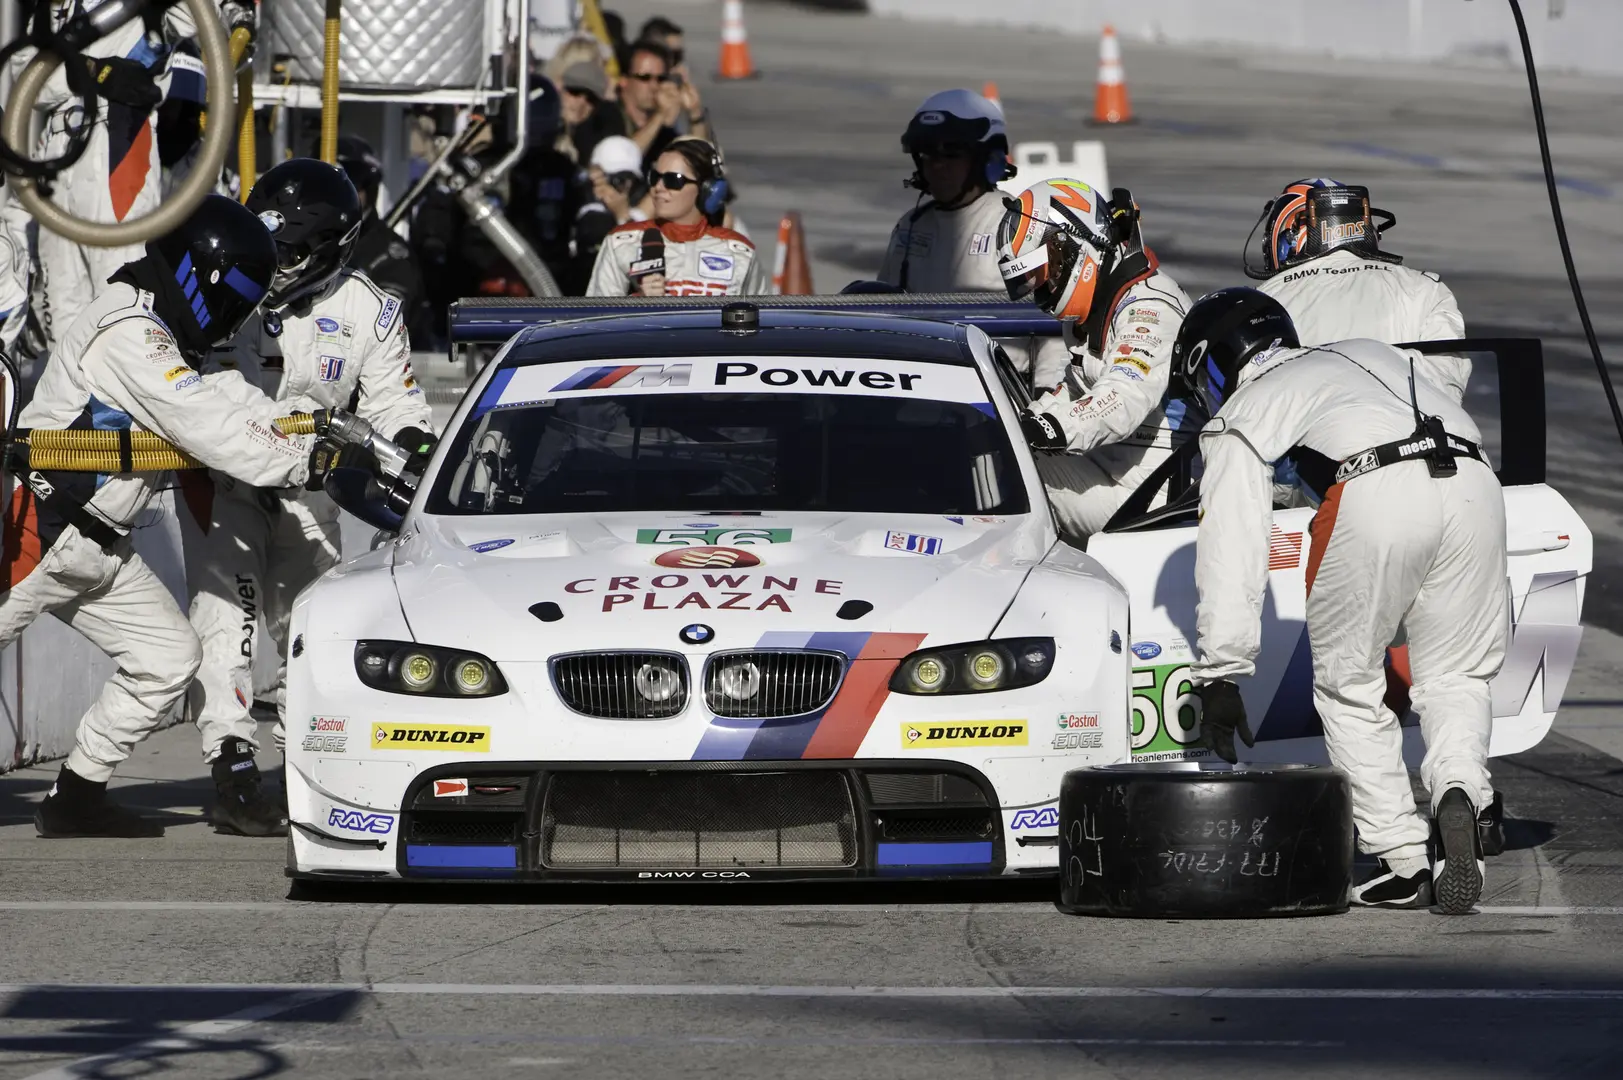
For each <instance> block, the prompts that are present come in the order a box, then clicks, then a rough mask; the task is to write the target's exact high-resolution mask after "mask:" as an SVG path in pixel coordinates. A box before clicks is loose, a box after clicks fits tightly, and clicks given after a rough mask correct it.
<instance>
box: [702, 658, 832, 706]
mask: <svg viewBox="0 0 1623 1080" xmlns="http://www.w3.org/2000/svg"><path fill="white" fill-rule="evenodd" d="M844 673H845V657H843V656H841V655H840V654H839V653H827V652H803V651H801V652H735V653H717V654H716V655H715V656H712V657H711V658H710V662H709V663H708V664H706V665H705V669H704V703H705V706H706V707H707V708H709V709H710V711H711V712H713V713H714V714H715V715H717V716H725V717H732V718H742V719H757V718H760V719H771V718H773V717H779V716H800V715H802V714H804V713H809V712H816V711H817V710H818V709H821V708H822V707H823V706H825V705H827V704H828V703H829V700H830V699H832V698H833V697H834V691H836V690H838V689H839V687H840V676H841V675H843V674H844Z"/></svg>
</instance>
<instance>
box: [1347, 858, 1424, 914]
mask: <svg viewBox="0 0 1623 1080" xmlns="http://www.w3.org/2000/svg"><path fill="white" fill-rule="evenodd" d="M1352 902H1353V903H1355V904H1358V905H1359V906H1361V907H1384V908H1427V907H1431V868H1430V867H1422V868H1421V869H1419V870H1417V871H1415V872H1414V873H1413V874H1410V875H1409V876H1407V877H1405V876H1403V875H1402V874H1399V873H1398V872H1397V871H1396V870H1394V869H1393V868H1392V865H1391V864H1390V863H1388V862H1387V861H1386V860H1385V859H1382V860H1380V865H1379V866H1377V867H1376V868H1375V871H1374V873H1372V874H1370V876H1369V877H1367V878H1365V879H1364V880H1363V881H1361V882H1359V883H1358V884H1357V885H1354V886H1353V890H1352Z"/></svg>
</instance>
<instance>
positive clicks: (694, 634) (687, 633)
mask: <svg viewBox="0 0 1623 1080" xmlns="http://www.w3.org/2000/svg"><path fill="white" fill-rule="evenodd" d="M678 636H679V637H680V638H681V639H682V640H683V641H685V642H687V643H688V644H689V645H703V644H704V643H705V642H707V641H709V640H710V639H711V638H713V637H715V636H716V632H715V631H714V630H712V629H710V627H708V626H706V625H705V624H704V623H693V624H691V625H689V626H684V627H682V632H681V634H679V635H678Z"/></svg>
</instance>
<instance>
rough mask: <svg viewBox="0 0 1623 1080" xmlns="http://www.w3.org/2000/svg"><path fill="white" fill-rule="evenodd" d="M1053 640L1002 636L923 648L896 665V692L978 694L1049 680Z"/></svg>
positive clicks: (892, 683) (893, 684) (893, 681)
mask: <svg viewBox="0 0 1623 1080" xmlns="http://www.w3.org/2000/svg"><path fill="white" fill-rule="evenodd" d="M1053 666H1054V639H1053V638H1001V639H999V640H997V641H975V642H970V643H969V644H966V645H943V646H940V647H938V648H934V649H922V650H920V651H919V652H916V653H913V654H912V655H911V656H908V657H907V658H906V659H904V660H903V661H902V662H901V663H900V664H898V665H897V666H896V674H894V675H892V676H891V679H890V689H891V692H892V693H896V694H913V695H923V694H983V693H987V692H988V691H992V690H1018V689H1020V688H1021V687H1022V686H1031V685H1033V684H1035V683H1040V682H1042V681H1043V680H1044V679H1046V678H1048V672H1049V671H1050V670H1051V669H1052V668H1053Z"/></svg>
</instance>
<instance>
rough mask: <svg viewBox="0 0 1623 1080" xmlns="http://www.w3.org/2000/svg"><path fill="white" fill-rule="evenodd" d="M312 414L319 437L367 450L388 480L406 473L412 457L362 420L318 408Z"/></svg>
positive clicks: (338, 444) (346, 414)
mask: <svg viewBox="0 0 1623 1080" xmlns="http://www.w3.org/2000/svg"><path fill="white" fill-rule="evenodd" d="M314 415H315V426H316V435H317V436H318V437H319V438H321V439H323V440H325V441H326V442H328V443H331V444H332V445H334V446H347V445H353V446H364V447H366V448H367V449H368V450H370V451H372V455H373V456H374V457H375V458H377V461H378V472H379V473H381V474H382V475H383V476H385V477H387V478H388V479H390V480H395V479H398V478H399V477H400V476H401V475H402V474H403V473H405V471H406V466H407V465H408V464H410V462H411V454H410V453H408V452H407V451H406V450H403V449H402V448H401V447H399V446H397V445H396V444H395V443H394V442H392V441H390V440H389V439H386V438H384V437H383V436H382V435H379V434H378V433H377V432H376V431H374V430H372V425H371V424H368V423H367V422H366V421H365V420H362V419H361V418H360V417H358V416H356V415H354V414H353V413H348V412H345V411H344V410H343V409H318V410H317V411H316V412H315V414H314Z"/></svg>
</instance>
